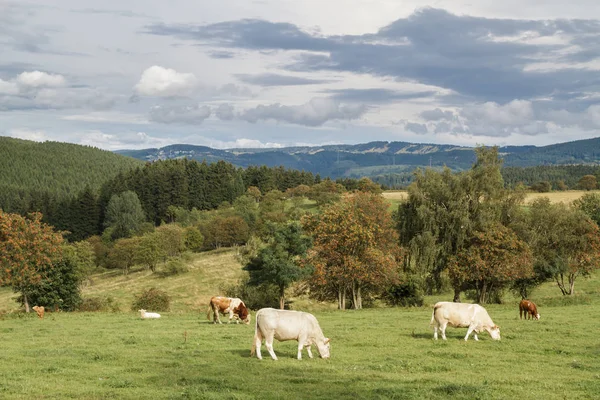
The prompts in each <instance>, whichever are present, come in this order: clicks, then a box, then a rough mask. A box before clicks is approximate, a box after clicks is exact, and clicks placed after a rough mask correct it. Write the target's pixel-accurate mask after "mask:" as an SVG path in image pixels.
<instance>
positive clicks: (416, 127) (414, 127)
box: [404, 122, 427, 135]
mask: <svg viewBox="0 0 600 400" xmlns="http://www.w3.org/2000/svg"><path fill="white" fill-rule="evenodd" d="M404 127H405V128H406V130H409V131H411V132H413V133H416V134H417V135H425V134H426V133H427V126H425V125H424V124H417V123H415V122H407V123H406V125H404Z"/></svg>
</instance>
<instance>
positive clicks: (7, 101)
mask: <svg viewBox="0 0 600 400" xmlns="http://www.w3.org/2000/svg"><path fill="white" fill-rule="evenodd" d="M118 97H119V96H117V95H112V94H109V93H106V92H105V91H103V90H100V89H95V88H89V87H86V86H69V84H68V82H67V80H66V78H65V77H64V76H63V75H60V74H50V73H47V72H43V71H32V72H23V73H21V74H19V75H17V76H16V77H15V78H14V79H10V80H2V79H0V111H10V110H28V109H54V110H57V109H74V108H91V109H95V110H105V109H108V108H111V107H113V106H114V105H115V103H116V101H117V99H118Z"/></svg>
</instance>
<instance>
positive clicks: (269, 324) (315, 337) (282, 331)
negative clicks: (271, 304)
mask: <svg viewBox="0 0 600 400" xmlns="http://www.w3.org/2000/svg"><path fill="white" fill-rule="evenodd" d="M255 317H256V328H255V331H254V343H252V350H251V351H250V355H251V356H252V355H254V353H255V351H256V357H258V358H259V359H261V360H262V356H261V354H260V347H261V345H262V341H263V339H264V340H265V346H266V347H267V350H268V351H269V354H270V355H271V357H272V358H273V360H277V356H276V355H275V352H274V351H273V338H275V339H277V340H279V341H280V342H283V341H286V340H297V341H298V360H301V359H302V349H303V348H306V351H307V352H308V356H309V357H310V358H312V352H311V351H310V346H311V345H313V344H314V345H316V346H317V349H318V350H319V355H320V356H321V358H329V339H328V338H326V337H325V336H324V335H323V331H322V330H321V327H320V326H319V322H318V321H317V319H316V318H315V316H314V315H312V314H309V313H306V312H302V311H290V310H277V309H274V308H262V309H260V310H258V312H257V313H256V316H255Z"/></svg>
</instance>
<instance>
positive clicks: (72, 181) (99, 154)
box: [0, 137, 142, 211]
mask: <svg viewBox="0 0 600 400" xmlns="http://www.w3.org/2000/svg"><path fill="white" fill-rule="evenodd" d="M141 164H142V162H141V161H139V160H136V159H133V158H130V157H124V156H122V155H119V154H115V153H113V152H110V151H106V150H100V149H97V148H94V147H89V146H80V145H76V144H70V143H59V142H43V143H39V142H33V141H29V140H21V139H13V138H9V137H0V171H2V173H1V174H0V208H3V209H4V210H5V211H8V210H10V209H11V208H13V207H12V206H14V203H15V202H20V201H23V200H24V199H26V198H27V197H28V195H29V193H31V192H48V193H49V194H52V195H55V196H57V197H65V196H70V195H74V194H77V193H79V192H80V191H81V190H82V189H83V188H85V187H86V186H88V185H89V186H90V187H91V188H92V189H97V188H99V187H100V185H101V184H102V183H104V182H106V181H107V180H108V179H110V178H112V177H114V176H115V175H117V174H118V173H119V172H123V171H126V170H129V169H131V168H133V167H135V166H137V165H141Z"/></svg>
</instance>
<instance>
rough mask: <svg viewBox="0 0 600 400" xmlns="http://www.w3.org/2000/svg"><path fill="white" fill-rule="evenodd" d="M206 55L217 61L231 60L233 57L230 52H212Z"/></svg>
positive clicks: (232, 53) (233, 54)
mask: <svg viewBox="0 0 600 400" xmlns="http://www.w3.org/2000/svg"><path fill="white" fill-rule="evenodd" d="M208 55H209V56H210V57H212V58H217V59H223V60H226V59H231V58H234V57H235V53H234V52H231V51H224V50H213V51H210V52H208Z"/></svg>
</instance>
